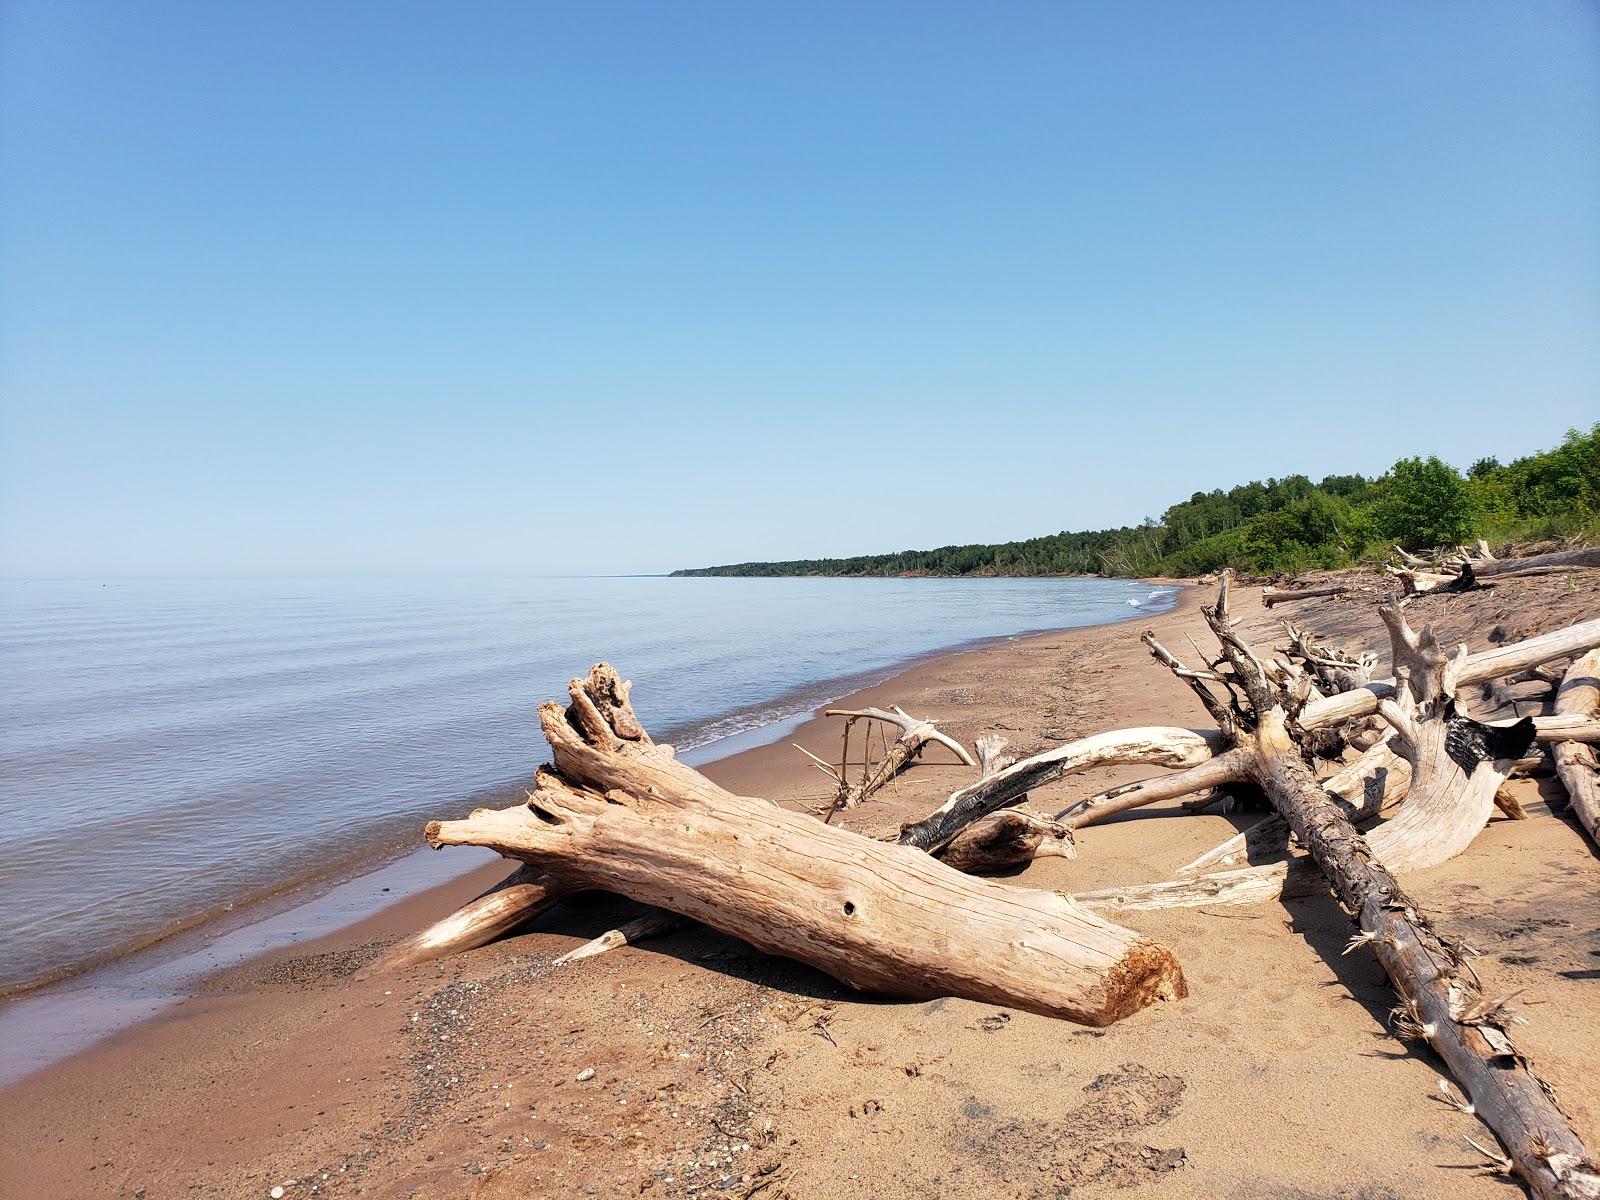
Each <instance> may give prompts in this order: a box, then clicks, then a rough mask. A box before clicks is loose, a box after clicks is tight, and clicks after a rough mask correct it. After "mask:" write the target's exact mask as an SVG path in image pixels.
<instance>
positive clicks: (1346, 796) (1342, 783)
mask: <svg viewBox="0 0 1600 1200" xmlns="http://www.w3.org/2000/svg"><path fill="white" fill-rule="evenodd" d="M1410 784H1411V764H1410V763H1408V762H1407V761H1406V760H1405V759H1403V758H1401V757H1400V756H1399V755H1398V754H1396V753H1395V752H1394V749H1393V748H1392V747H1391V746H1390V745H1389V744H1388V743H1387V742H1380V743H1379V744H1377V745H1375V746H1371V747H1369V748H1368V749H1366V750H1364V751H1363V752H1362V753H1361V756H1360V757H1359V758H1357V759H1356V760H1355V761H1354V762H1352V763H1349V764H1347V765H1346V766H1344V767H1342V768H1340V769H1339V770H1338V771H1337V772H1335V773H1334V774H1332V775H1330V776H1328V778H1326V779H1324V780H1322V790H1323V791H1325V792H1327V793H1328V795H1329V796H1330V797H1331V798H1332V799H1333V801H1334V802H1335V803H1336V804H1338V805H1340V806H1341V807H1342V808H1343V809H1344V811H1345V813H1346V814H1347V815H1348V816H1349V818H1350V820H1351V821H1352V822H1361V821H1366V820H1370V819H1371V818H1373V817H1375V816H1377V815H1378V814H1379V813H1381V812H1382V811H1383V809H1384V808H1385V806H1387V805H1389V804H1391V803H1394V802H1397V801H1399V800H1400V799H1401V797H1403V796H1404V795H1405V793H1406V788H1407V787H1409V786H1410ZM1288 845H1289V825H1288V822H1286V821H1285V820H1284V819H1283V818H1282V817H1281V816H1277V815H1276V814H1274V815H1273V816H1270V817H1263V818H1262V819H1261V820H1260V821H1257V822H1256V823H1255V824H1254V825H1252V826H1251V827H1250V828H1249V829H1245V830H1243V831H1241V832H1239V833H1236V834H1234V835H1233V836H1232V837H1230V838H1229V839H1228V840H1227V841H1225V842H1223V843H1222V844H1221V845H1219V846H1215V847H1213V848H1212V849H1210V850H1208V851H1206V852H1205V853H1204V854H1202V855H1201V856H1200V857H1199V858H1197V859H1195V860H1194V861H1193V862H1189V863H1185V864H1184V865H1183V866H1181V867H1179V868H1178V869H1177V871H1176V872H1174V873H1175V874H1177V875H1179V876H1189V875H1198V874H1200V873H1201V872H1203V871H1214V870H1218V869H1222V868H1235V867H1240V866H1242V865H1243V864H1245V863H1253V862H1259V861H1260V860H1261V859H1263V858H1267V857H1269V856H1279V855H1282V854H1284V853H1286V852H1287V850H1288Z"/></svg>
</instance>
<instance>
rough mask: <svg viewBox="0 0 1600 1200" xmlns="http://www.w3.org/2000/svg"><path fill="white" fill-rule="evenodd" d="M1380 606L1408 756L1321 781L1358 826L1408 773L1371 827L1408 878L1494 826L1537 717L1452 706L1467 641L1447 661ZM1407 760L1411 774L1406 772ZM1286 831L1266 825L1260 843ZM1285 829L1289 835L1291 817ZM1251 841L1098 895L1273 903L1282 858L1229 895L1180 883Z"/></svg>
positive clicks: (1393, 703)
mask: <svg viewBox="0 0 1600 1200" xmlns="http://www.w3.org/2000/svg"><path fill="white" fill-rule="evenodd" d="M1378 611H1379V615H1380V616H1381V617H1382V618H1383V621H1384V624H1385V625H1386V626H1387V627H1388V629H1389V636H1390V643H1391V653H1392V656H1393V661H1394V663H1395V664H1396V670H1397V675H1398V677H1399V678H1400V679H1401V680H1402V681H1403V682H1402V685H1401V688H1400V691H1399V697H1398V698H1397V699H1387V700H1384V701H1382V702H1381V706H1380V710H1379V711H1380V715H1382V716H1383V718H1384V719H1385V720H1386V721H1388V722H1389V724H1390V725H1391V726H1393V728H1394V730H1395V734H1396V737H1397V739H1398V740H1399V742H1400V744H1401V747H1402V750H1401V753H1402V754H1403V755H1404V758H1405V760H1406V762H1405V763H1402V762H1401V761H1399V760H1398V759H1396V758H1395V757H1394V752H1393V749H1392V747H1393V742H1389V743H1384V744H1383V745H1380V746H1378V747H1376V748H1375V749H1373V750H1369V751H1367V752H1366V754H1364V755H1363V756H1362V757H1361V759H1359V760H1357V762H1356V763H1353V764H1351V765H1350V766H1349V767H1347V768H1345V769H1344V770H1342V771H1340V772H1339V773H1338V775H1336V776H1334V777H1333V778H1331V779H1328V780H1324V781H1322V782H1321V783H1320V785H1319V786H1320V787H1321V788H1322V790H1323V791H1324V792H1325V793H1326V794H1327V795H1328V797H1329V798H1330V800H1332V801H1333V803H1334V804H1335V805H1337V806H1338V807H1339V808H1340V809H1341V811H1342V812H1343V814H1344V816H1345V818H1346V819H1347V820H1349V821H1351V822H1352V823H1353V822H1357V821H1360V820H1362V819H1364V818H1366V817H1370V816H1374V815H1376V814H1377V813H1378V810H1379V807H1380V806H1381V804H1382V803H1383V798H1384V796H1385V794H1386V793H1388V792H1389V790H1390V787H1391V786H1392V784H1394V783H1395V782H1397V781H1399V780H1401V779H1406V784H1405V789H1406V790H1405V803H1403V804H1402V805H1400V807H1399V809H1398V811H1397V813H1396V815H1395V816H1394V817H1393V818H1391V819H1390V820H1388V821H1386V822H1384V823H1383V824H1382V825H1379V826H1378V827H1377V828H1375V829H1373V830H1371V831H1369V832H1368V833H1367V843H1368V845H1369V846H1370V847H1371V849H1372V852H1373V853H1374V854H1375V855H1377V857H1378V858H1379V860H1380V861H1382V862H1383V864H1384V865H1385V866H1386V867H1387V868H1388V869H1389V870H1390V871H1392V872H1394V873H1395V874H1397V875H1406V874H1408V873H1409V872H1412V871H1420V870H1425V869H1427V868H1429V867H1434V866H1438V865H1439V864H1440V863H1444V862H1448V861H1449V860H1450V859H1452V858H1454V857H1456V856H1457V855H1458V854H1460V853H1461V852H1462V851H1464V850H1465V849H1466V848H1467V847H1468V846H1469V845H1470V844H1471V843H1472V840H1473V838H1475V837H1477V835H1478V834H1479V833H1480V832H1481V831H1482V829H1483V827H1484V826H1485V825H1486V824H1488V821H1489V817H1490V815H1491V813H1492V812H1493V811H1494V809H1495V808H1496V806H1497V804H1498V803H1499V802H1498V801H1497V796H1498V794H1499V791H1500V788H1501V786H1502V785H1503V784H1504V783H1505V781H1506V779H1507V777H1508V776H1509V775H1510V772H1511V767H1512V764H1513V763H1515V762H1516V761H1518V760H1519V759H1520V758H1521V756H1522V755H1523V753H1524V752H1525V751H1526V750H1527V749H1528V747H1529V746H1530V745H1531V744H1532V742H1533V721H1532V720H1531V719H1524V720H1522V721H1519V722H1517V723H1516V724H1515V725H1512V726H1491V725H1484V724H1482V723H1481V722H1478V721H1474V720H1472V719H1471V718H1469V717H1467V716H1466V715H1465V713H1463V712H1461V711H1460V710H1459V709H1458V708H1457V706H1456V702H1455V693H1456V681H1455V671H1456V670H1457V669H1458V668H1459V666H1460V664H1461V663H1462V662H1463V661H1464V660H1465V657H1466V647H1465V646H1463V647H1461V648H1460V651H1459V653H1458V654H1457V655H1456V657H1455V658H1454V659H1450V658H1448V657H1447V656H1446V655H1445V653H1444V650H1443V649H1442V647H1440V645H1439V643H1438V641H1437V639H1436V638H1434V636H1433V633H1432V630H1431V629H1429V630H1424V631H1423V633H1422V634H1420V635H1419V634H1417V633H1415V632H1413V631H1412V629H1411V628H1410V626H1409V625H1408V624H1407V623H1406V620H1405V616H1404V614H1403V613H1402V612H1401V609H1400V606H1399V605H1398V604H1397V603H1395V602H1393V601H1389V602H1387V603H1385V604H1383V605H1382V606H1380V608H1379V610H1378ZM1263 676H1264V677H1267V673H1266V672H1263ZM1232 753H1240V752H1239V751H1233V752H1232ZM1244 758H1245V762H1246V763H1247V765H1249V764H1250V763H1251V762H1252V758H1251V756H1249V755H1245V756H1244ZM1407 764H1409V770H1402V769H1401V768H1403V767H1405V766H1406V765H1407ZM1252 769H1253V768H1252ZM1407 777H1409V778H1407ZM1380 780H1381V782H1380ZM1358 788H1359V791H1357V789H1358ZM1279 828H1280V827H1274V826H1267V827H1265V828H1263V829H1261V830H1259V831H1258V832H1257V834H1256V836H1257V839H1258V845H1259V844H1260V839H1262V838H1263V837H1264V836H1266V835H1268V834H1271V835H1276V834H1277V833H1278V832H1279ZM1281 828H1282V829H1283V832H1284V833H1286V832H1287V823H1285V826H1284V827H1281ZM1248 842H1249V836H1248V834H1238V835H1235V836H1234V837H1233V838H1231V839H1229V841H1228V842H1226V843H1224V844H1223V845H1222V846H1220V847H1218V848H1217V849H1216V850H1212V851H1210V852H1208V853H1207V854H1206V855H1203V856H1202V857H1201V858H1199V859H1197V860H1195V862H1193V863H1190V864H1188V865H1187V866H1186V867H1183V868H1180V869H1179V872H1178V874H1179V876H1180V878H1179V880H1178V881H1175V882H1173V883H1170V884H1155V885H1149V886H1147V887H1145V888H1140V889H1133V890H1124V892H1123V893H1122V894H1121V896H1120V899H1119V898H1118V897H1117V896H1116V895H1113V894H1111V893H1107V894H1106V895H1105V896H1102V897H1097V901H1098V903H1097V905H1096V906H1097V907H1101V908H1114V907H1141V908H1162V907H1169V906H1173V905H1185V904H1193V903H1250V902H1254V901H1257V900H1268V899H1272V898H1274V897H1276V896H1277V895H1278V894H1279V893H1280V892H1281V891H1282V888H1283V886H1284V884H1285V883H1287V882H1289V881H1290V880H1291V879H1292V878H1293V872H1292V871H1286V870H1285V868H1284V864H1282V863H1267V864H1260V865H1256V866H1250V867H1239V868H1237V869H1233V870H1229V871H1227V872H1226V875H1227V878H1226V880H1225V882H1226V884H1227V890H1226V892H1225V893H1223V892H1221V891H1213V892H1212V893H1209V897H1210V898H1209V899H1206V898H1204V897H1206V896H1207V895H1208V893H1207V892H1206V891H1205V890H1204V889H1192V888H1187V887H1185V886H1182V884H1183V883H1184V881H1185V880H1184V877H1186V876H1193V875H1194V874H1195V872H1196V870H1197V869H1204V868H1206V867H1209V866H1221V867H1233V866H1234V864H1235V863H1236V861H1237V856H1238V855H1239V854H1240V853H1241V852H1243V851H1245V850H1246V849H1247V847H1248ZM1112 901H1116V903H1112Z"/></svg>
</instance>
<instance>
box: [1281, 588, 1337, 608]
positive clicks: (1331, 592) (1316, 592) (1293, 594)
mask: <svg viewBox="0 0 1600 1200" xmlns="http://www.w3.org/2000/svg"><path fill="white" fill-rule="evenodd" d="M1349 590H1350V588H1349V587H1348V586H1347V585H1345V584H1338V585H1336V586H1333V587H1314V588H1275V587H1265V588H1262V589H1261V602H1262V603H1263V604H1265V605H1266V606H1267V607H1268V608H1271V607H1272V606H1273V605H1274V604H1284V603H1286V602H1288V601H1290V600H1312V599H1315V598H1316V597H1318V596H1342V595H1344V594H1345V593H1346V592H1348V591H1349Z"/></svg>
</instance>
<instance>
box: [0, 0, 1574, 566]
mask: <svg viewBox="0 0 1600 1200" xmlns="http://www.w3.org/2000/svg"><path fill="white" fill-rule="evenodd" d="M1596 419H1600V7H1597V6H1596V5H1594V4H1591V3H1563V2H1561V0H1548V2H1546V0H1539V2H1523V0H1518V2H1515V3H1511V2H1508V3H1496V4H1482V3H1462V2H1460V0H1448V2H1441V3H1407V4H1400V5H1396V4H1391V3H1348V4H1346V3H1340V4H1320V5H1313V4H1284V3H1281V2H1279V0H1269V2H1263V3H1259V4H1229V3H1194V2H1192V0H1185V2H1182V3H1172V4H1151V3H1131V4H1111V3H1107V4H1096V5H1089V4H1071V3H1065V2H1060V0H1052V2H1050V3H1042V4H1037V5H1031V4H1023V3H1006V4H999V5H994V4H978V3H967V4H962V5H942V4H930V3H916V4H911V3H907V4H903V5H901V4H886V3H866V4H862V3H844V4H837V5H832V4H821V3H805V4H791V5H772V4H749V3H732V2H730V3H724V4H700V3H672V4H657V3H649V4H647V3H637V4H622V3H582V2H578V0H573V2H571V3H566V4H559V5H556V4H529V3H508V4H503V5H500V4H489V3H469V4H444V3H440V4H433V5H422V4H396V3H382V4H358V3H351V2H346V0H341V2H339V3H333V4H329V3H323V2H322V0H316V2H314V3H289V2H274V3H267V4H231V3H230V4H218V3H213V2H212V0H196V2H194V3H187V4H172V3H162V2H159V0H144V2H141V3H138V4H101V3H94V4H90V3H81V2H80V3H42V2H38V0H6V3H5V4H4V5H3V6H0V554H3V561H0V571H3V572H4V573H6V574H11V575H37V574H63V573H64V574H87V575H97V574H105V575H126V574H170V573H184V574H208V573H279V572H319V573H320V572H343V571H351V572H370V571H381V572H387V571H394V572H473V571H494V572H519V573H520V572H531V573H553V574H559V573H567V572H588V571H604V572H609V571H658V570H666V569H671V568H673V567H677V566H688V565H701V564H706V563H712V562H727V561H737V560H743V559H750V558H790V557H809V556H818V555H824V554H835V553H854V552H865V551H887V550H896V549H901V548H905V547H909V546H926V545H938V544H943V543H948V542H963V541H994V540H1000V539H1005V538H1012V537H1026V536H1032V535H1036V534H1040V533H1048V532H1054V531H1056V530H1059V529H1063V528H1074V529H1075V528H1094V527H1100V526H1105V525H1115V524H1123V523H1131V522H1137V521H1138V520H1140V519H1142V518H1143V517H1145V516H1147V515H1158V514H1159V513H1160V511H1161V510H1162V509H1163V508H1165V507H1166V505H1168V504H1169V503H1172V502H1173V501H1176V500H1180V499H1185V498H1187V497H1188V495H1189V494H1190V493H1191V492H1193V491H1195V490H1196V489H1202V488H1210V487H1214V486H1228V485H1232V484H1235V483H1239V482H1243V481H1245V480H1247V479H1249V478H1253V477H1257V476H1266V475H1282V474H1288V473H1291V472H1297V471H1298V472H1305V473H1308V474H1310V475H1312V476H1313V477H1320V476H1321V475H1323V474H1325V473H1328V472H1331V471H1340V472H1344V471H1353V470H1359V471H1364V472H1367V473H1377V472H1379V471H1381V470H1382V469H1384V468H1385V467H1386V466H1387V465H1388V464H1389V463H1390V462H1392V461H1393V460H1394V459H1395V458H1397V457H1399V456H1401V455H1407V454H1412V453H1418V452H1421V453H1431V452H1436V453H1439V454H1441V455H1442V456H1444V457H1445V458H1447V459H1449V460H1452V461H1454V462H1456V463H1457V464H1459V465H1465V464H1467V463H1469V462H1470V461H1471V460H1472V459H1473V458H1475V457H1477V456H1479V455H1481V454H1485V453H1495V454H1497V455H1498V456H1499V457H1501V458H1502V459H1509V458H1511V457H1515V456H1517V455H1519V454H1522V453H1527V452H1529V451H1532V450H1534V449H1538V448H1541V447H1544V446H1548V445H1550V444H1553V443H1554V442H1556V441H1557V440H1559V438H1560V436H1561V434H1562V432H1563V431H1564V430H1565V429H1566V428H1567V427H1568V426H1571V425H1574V424H1580V423H1583V424H1587V423H1590V422H1592V421H1594V420H1596Z"/></svg>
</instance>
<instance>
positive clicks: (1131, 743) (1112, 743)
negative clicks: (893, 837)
mask: <svg viewBox="0 0 1600 1200" xmlns="http://www.w3.org/2000/svg"><path fill="white" fill-rule="evenodd" d="M1221 744H1222V743H1221V739H1220V736H1219V735H1218V734H1216V733H1209V734H1207V733H1196V732H1195V731H1194V730H1192V729H1179V728H1173V727H1170V726H1159V725H1157V726H1148V727H1145V728H1139V729H1118V730H1114V731H1112V732H1110V733H1100V734H1095V735H1094V736H1093V737H1087V738H1080V739H1078V740H1077V741H1075V742H1068V743H1067V744H1066V745H1064V746H1057V747H1056V748H1055V749H1054V750H1046V751H1045V752H1044V753H1043V754H1035V755H1034V756H1033V757H1031V758H1025V759H1023V760H1022V761H1021V762H1017V763H1013V764H1012V765H1011V766H1009V767H1007V768H1006V769H1005V770H1003V771H999V772H997V773H996V774H994V775H991V776H989V777H988V778H986V779H980V780H979V781H978V782H977V783H974V784H971V785H970V786H968V787H964V788H961V789H960V790H958V791H956V792H954V793H952V794H951V796H950V798H949V799H948V800H946V801H945V802H944V804H943V805H942V806H940V807H939V808H938V809H937V810H935V811H934V812H932V813H930V814H928V816H926V817H924V818H922V820H920V821H914V822H912V823H911V824H909V825H906V826H905V827H904V828H902V829H901V831H900V844H901V845H902V846H915V847H917V848H918V849H921V850H927V851H929V852H932V851H935V850H938V849H939V848H940V847H942V846H945V845H947V844H948V843H949V842H950V841H951V840H952V839H953V838H954V837H955V836H956V835H957V834H958V833H960V832H961V830H962V829H963V828H964V827H965V826H967V825H970V824H971V823H972V822H974V821H976V820H978V819H979V818H981V817H985V816H988V815H989V814H990V813H992V812H994V811H995V810H996V809H999V808H1002V807H1004V806H1005V805H1007V804H1011V803H1015V802H1016V801H1017V799H1019V798H1020V797H1022V796H1025V795H1027V794H1028V793H1029V792H1031V791H1033V790H1034V789H1036V788H1039V787H1042V786H1043V785H1045V784H1047V783H1050V782H1052V781H1054V780H1057V779H1060V778H1062V777H1063V776H1066V775H1072V774H1075V773H1077V772H1079V771H1086V770H1088V769H1089V768H1091V767H1099V766H1114V765H1119V764H1137V763H1150V764H1153V765H1155V766H1163V767H1189V766H1194V765H1196V764H1198V763H1201V762H1205V761H1206V760H1207V759H1209V758H1211V757H1212V755H1213V753H1214V752H1215V751H1216V750H1217V749H1219V748H1220V747H1221Z"/></svg>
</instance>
